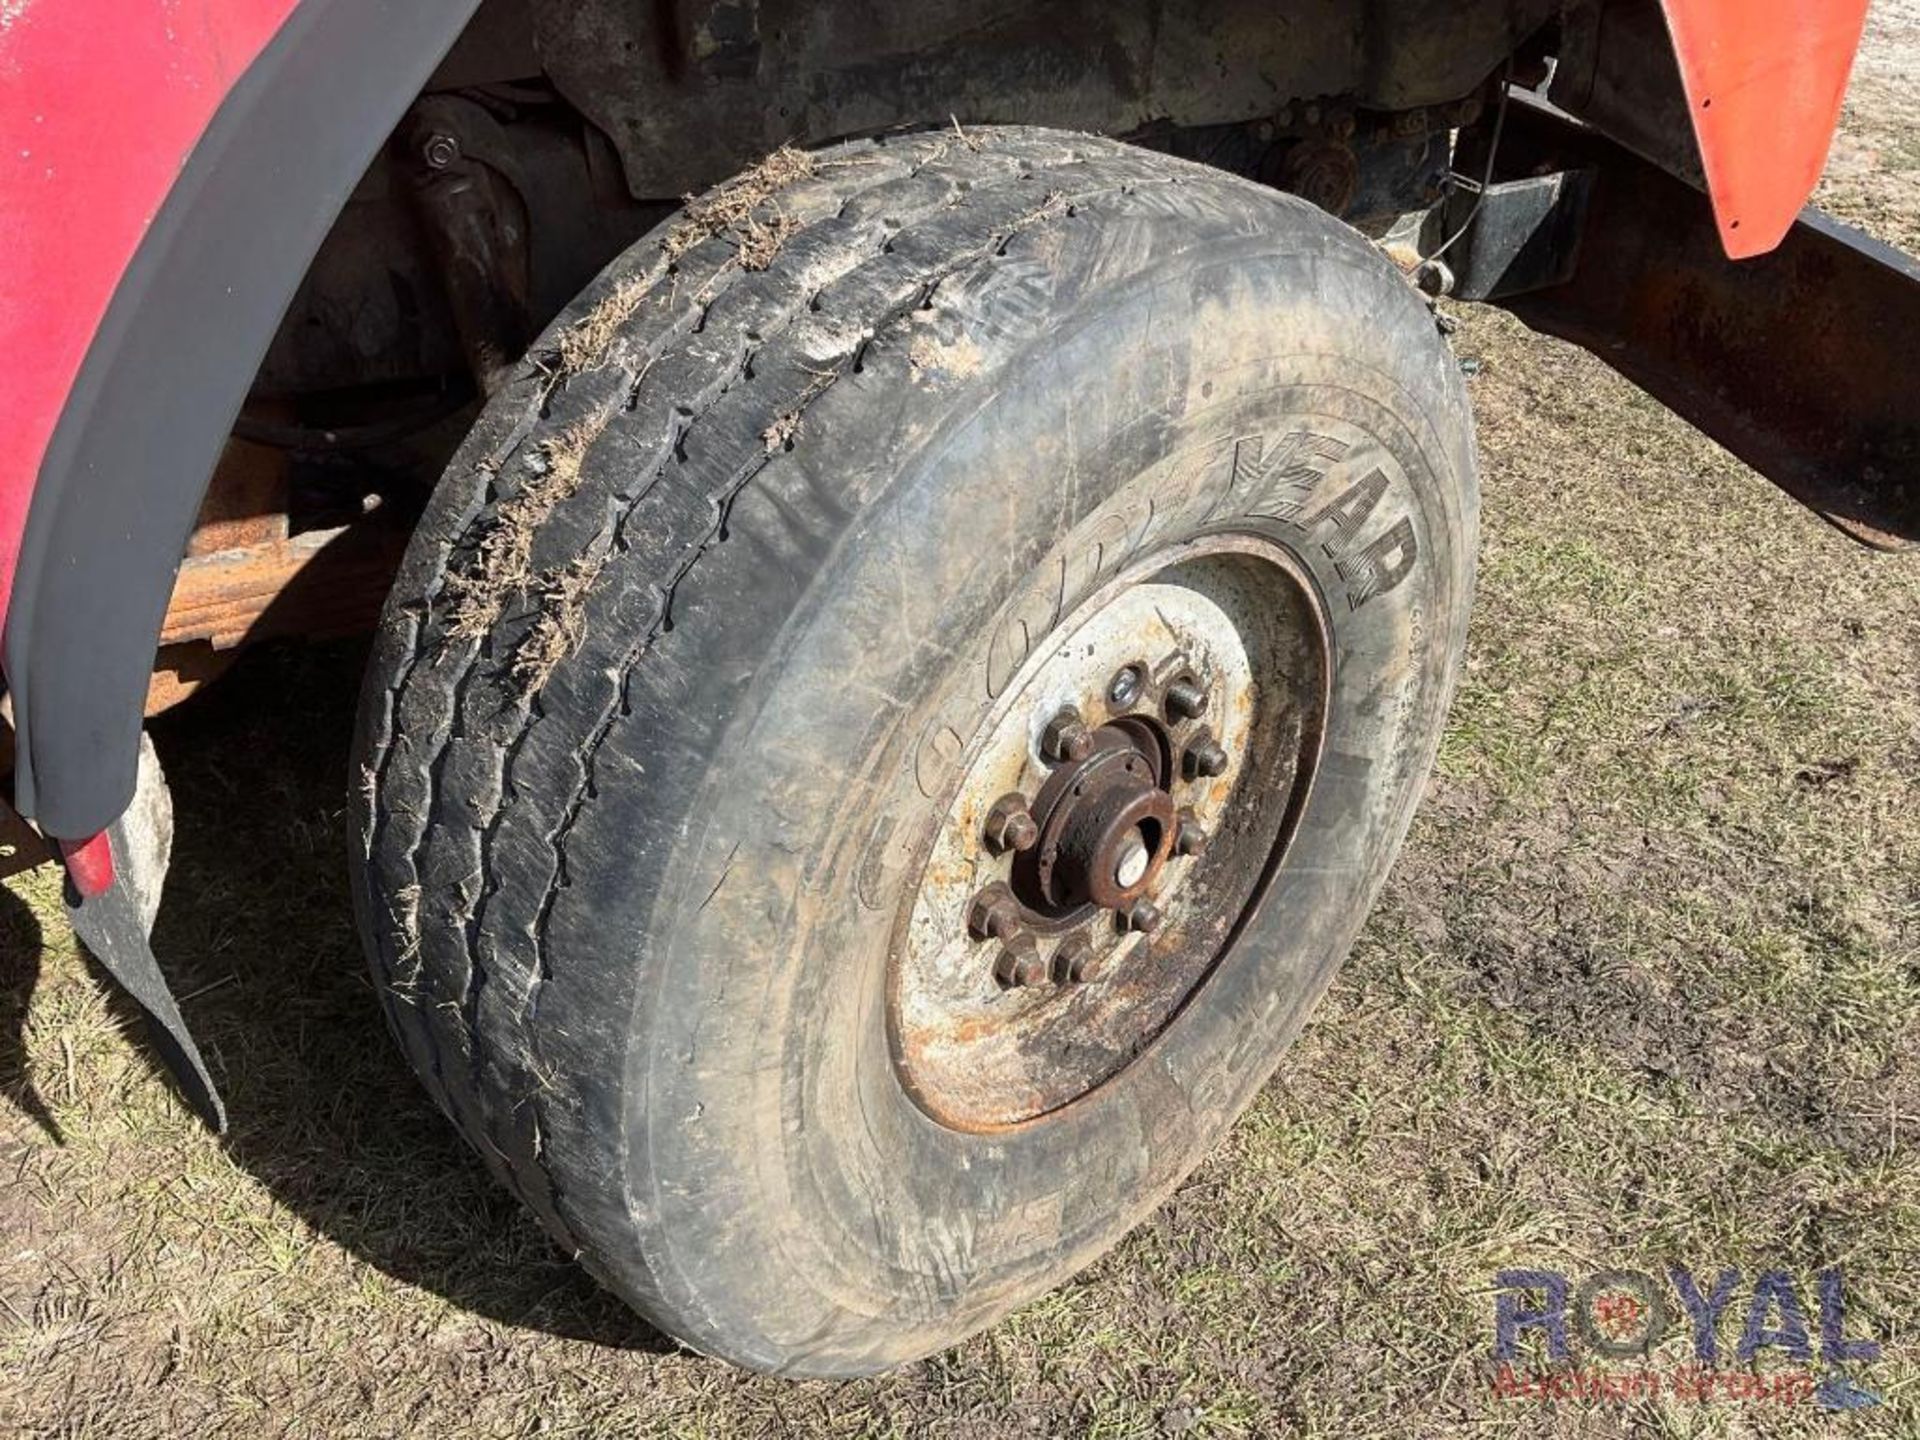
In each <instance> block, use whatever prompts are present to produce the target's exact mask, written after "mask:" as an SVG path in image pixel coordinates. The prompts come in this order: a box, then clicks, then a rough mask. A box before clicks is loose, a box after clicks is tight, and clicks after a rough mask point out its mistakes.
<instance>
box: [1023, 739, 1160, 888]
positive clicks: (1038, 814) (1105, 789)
mask: <svg viewBox="0 0 1920 1440" xmlns="http://www.w3.org/2000/svg"><path fill="white" fill-rule="evenodd" d="M1143 732H1145V733H1143ZM1092 740H1093V743H1092V748H1091V750H1090V751H1089V753H1088V754H1087V757H1086V758H1085V759H1084V760H1080V761H1076V762H1072V763H1070V764H1067V765H1065V766H1062V767H1061V768H1060V769H1058V770H1056V771H1055V772H1054V773H1053V775H1052V776H1051V777H1050V778H1049V779H1048V781H1047V783H1046V785H1045V786H1044V787H1043V788H1042V789H1041V791H1040V794H1039V797H1038V798H1037V799H1036V801H1035V802H1034V807H1033V813H1034V819H1035V821H1036V823H1037V824H1038V826H1039V831H1040V843H1039V844H1038V845H1037V846H1035V847H1034V849H1033V850H1031V851H1029V852H1027V855H1026V856H1024V857H1023V858H1022V859H1021V860H1020V861H1016V862H1015V864H1014V867H1013V891H1014V894H1015V895H1016V896H1018V897H1019V898H1020V900H1021V902H1022V903H1023V904H1024V905H1026V906H1027V907H1028V908H1029V909H1031V910H1033V911H1034V912H1036V914H1038V915H1040V916H1044V917H1047V918H1053V919H1065V920H1068V921H1072V920H1077V919H1083V918H1085V917H1086V912H1087V911H1088V909H1089V908H1093V909H1101V910H1111V911H1113V912H1115V913H1116V914H1120V913H1124V912H1125V911H1126V910H1127V909H1128V908H1129V907H1130V906H1131V905H1132V904H1133V902H1134V901H1135V900H1138V899H1139V898H1140V897H1141V896H1142V895H1144V894H1145V893H1146V892H1147V891H1148V890H1149V889H1151V888H1152V887H1153V884H1154V882H1155V881H1157V880H1158V879H1159V878H1160V874H1161V871H1162V870H1163V869H1164V868H1165V866H1166V862H1167V861H1168V859H1170V858H1171V857H1172V854H1173V839H1174V832H1175V819H1176V807H1175V805H1174V801H1173V796H1172V794H1171V793H1170V792H1169V790H1168V789H1167V788H1166V786H1167V781H1168V778H1169V777H1167V776H1166V775H1165V774H1164V773H1163V771H1164V770H1165V768H1166V766H1165V762H1164V760H1163V758H1162V757H1163V755H1164V753H1165V749H1166V746H1165V742H1164V741H1162V740H1160V739H1159V737H1157V736H1155V735H1154V734H1152V733H1151V732H1150V731H1147V730H1146V726H1145V724H1144V723H1143V722H1140V721H1138V720H1133V721H1131V723H1130V721H1129V720H1122V721H1120V722H1118V723H1115V724H1110V725H1103V726H1101V727H1100V728H1099V729H1098V730H1096V731H1094V732H1093V737H1092Z"/></svg>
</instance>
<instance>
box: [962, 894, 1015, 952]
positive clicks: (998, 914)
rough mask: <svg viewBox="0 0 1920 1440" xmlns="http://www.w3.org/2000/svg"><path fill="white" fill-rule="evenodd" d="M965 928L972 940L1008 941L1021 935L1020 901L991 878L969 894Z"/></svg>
mask: <svg viewBox="0 0 1920 1440" xmlns="http://www.w3.org/2000/svg"><path fill="white" fill-rule="evenodd" d="M967 930H968V932H969V933H970V934H972V936H973V938H974V939H976V940H1004V941H1006V942H1007V943H1009V944H1011V943H1013V941H1014V940H1015V939H1017V938H1018V937H1019V936H1020V934H1021V926H1020V902H1019V901H1018V900H1016V899H1014V898H1013V892H1012V891H1011V890H1009V889H1007V887H1006V886H1005V885H1002V884H1000V883H999V882H998V881H995V882H994V883H993V884H991V885H989V886H987V888H986V889H984V890H982V891H981V892H980V893H979V894H978V895H976V896H974V897H973V905H972V906H971V907H970V908H969V909H968V911H967Z"/></svg>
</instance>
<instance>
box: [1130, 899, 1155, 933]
mask: <svg viewBox="0 0 1920 1440" xmlns="http://www.w3.org/2000/svg"><path fill="white" fill-rule="evenodd" d="M1164 918H1165V917H1164V916H1163V915H1161V913H1160V907H1159V906H1158V905H1156V904H1154V903H1153V902H1152V901H1151V900H1136V901H1134V902H1133V904H1131V905H1129V906H1128V907H1127V910H1126V913H1125V914H1123V915H1122V916H1121V917H1120V924H1121V926H1122V927H1123V928H1125V929H1127V930H1136V931H1138V932H1139V933H1140V934H1142V935H1151V934H1152V933H1153V932H1154V931H1156V930H1158V929H1159V928H1160V922H1161V920H1163V919H1164Z"/></svg>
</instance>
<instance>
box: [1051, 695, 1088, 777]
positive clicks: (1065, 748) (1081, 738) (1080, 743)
mask: <svg viewBox="0 0 1920 1440" xmlns="http://www.w3.org/2000/svg"><path fill="white" fill-rule="evenodd" d="M1092 750H1093V732H1092V731H1091V730H1089V729H1087V726H1086V722H1085V721H1084V720H1082V719H1081V718H1080V712H1079V711H1078V710H1076V709H1074V707H1073V706H1071V705H1069V706H1067V707H1066V708H1065V709H1064V710H1062V711H1061V712H1060V713H1059V714H1058V715H1055V716H1054V717H1053V718H1052V719H1051V720H1049V721H1048V722H1047V728H1046V729H1045V730H1043V731H1042V732H1041V734H1040V753H1041V754H1042V755H1045V756H1046V757H1047V759H1049V760H1051V761H1053V762H1054V763H1055V764H1059V763H1060V762H1061V761H1075V760H1084V759H1086V758H1087V756H1088V754H1089V753H1091V752H1092Z"/></svg>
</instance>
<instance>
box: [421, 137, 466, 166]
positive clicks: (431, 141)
mask: <svg viewBox="0 0 1920 1440" xmlns="http://www.w3.org/2000/svg"><path fill="white" fill-rule="evenodd" d="M421 157H422V158H423V159H425V161H426V162H427V165H428V167H429V168H430V169H434V170H444V169H446V168H447V167H448V166H449V165H451V164H453V162H454V161H456V160H458V159H459V158H460V142H459V141H458V140H456V139H454V138H453V136H451V135H445V134H435V135H430V136H428V137H427V143H426V144H425V145H424V146H422V147H421Z"/></svg>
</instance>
